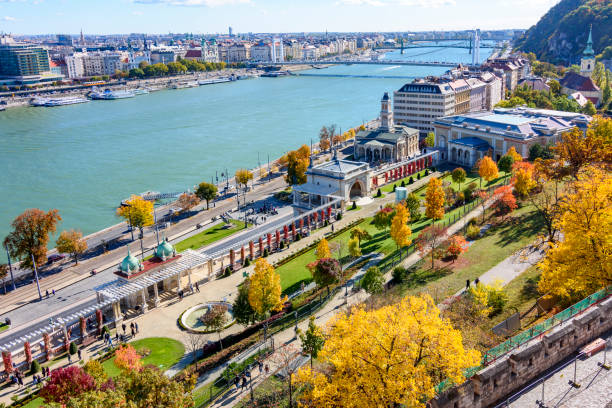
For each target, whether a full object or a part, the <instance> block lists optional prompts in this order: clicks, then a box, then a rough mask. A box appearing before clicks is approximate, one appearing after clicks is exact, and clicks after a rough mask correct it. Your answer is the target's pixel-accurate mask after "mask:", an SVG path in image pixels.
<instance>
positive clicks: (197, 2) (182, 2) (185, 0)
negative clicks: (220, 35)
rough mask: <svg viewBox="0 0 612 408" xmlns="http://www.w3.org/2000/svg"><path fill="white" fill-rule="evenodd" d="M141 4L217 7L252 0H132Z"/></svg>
mask: <svg viewBox="0 0 612 408" xmlns="http://www.w3.org/2000/svg"><path fill="white" fill-rule="evenodd" d="M132 1H133V2H134V3H140V4H168V5H171V6H206V7H217V6H227V5H230V4H245V3H250V2H251V0H132Z"/></svg>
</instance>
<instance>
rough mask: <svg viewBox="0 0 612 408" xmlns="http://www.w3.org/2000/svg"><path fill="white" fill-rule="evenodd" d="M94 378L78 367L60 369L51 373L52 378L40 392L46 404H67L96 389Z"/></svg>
mask: <svg viewBox="0 0 612 408" xmlns="http://www.w3.org/2000/svg"><path fill="white" fill-rule="evenodd" d="M95 386H96V383H95V381H94V378H93V377H92V376H91V375H89V374H87V373H86V372H85V370H83V369H82V368H81V367H77V366H69V367H59V368H56V369H54V370H53V371H51V377H50V378H49V380H48V381H47V383H46V384H45V386H44V387H43V388H42V389H41V390H40V393H39V395H40V397H41V398H42V399H43V400H44V401H45V403H47V404H48V403H53V402H54V403H56V404H60V405H64V404H66V402H68V400H70V398H74V397H78V396H79V395H80V394H82V393H85V392H88V391H91V390H93V389H95Z"/></svg>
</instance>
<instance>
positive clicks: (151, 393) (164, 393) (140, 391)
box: [105, 366, 195, 408]
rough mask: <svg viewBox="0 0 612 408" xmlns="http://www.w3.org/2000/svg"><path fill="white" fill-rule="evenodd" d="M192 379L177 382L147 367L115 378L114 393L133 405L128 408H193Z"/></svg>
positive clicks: (193, 382) (193, 383)
mask: <svg viewBox="0 0 612 408" xmlns="http://www.w3.org/2000/svg"><path fill="white" fill-rule="evenodd" d="M194 377H195V376H191V377H190V378H189V380H188V381H184V382H178V381H174V380H172V379H171V378H169V377H167V376H166V375H164V373H163V372H162V371H161V370H159V369H158V368H157V367H151V366H148V367H145V368H143V369H141V370H132V371H129V372H128V373H126V374H123V375H121V376H119V377H117V378H116V379H115V392H117V393H119V394H120V395H123V397H124V398H125V399H126V400H127V401H129V402H131V403H132V404H133V405H130V406H129V407H130V408H132V407H136V408H148V407H164V408H190V407H193V406H194V402H193V397H192V396H191V391H192V390H193V387H194V386H195V378H194ZM105 408H106V407H105Z"/></svg>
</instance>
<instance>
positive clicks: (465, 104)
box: [448, 79, 471, 115]
mask: <svg viewBox="0 0 612 408" xmlns="http://www.w3.org/2000/svg"><path fill="white" fill-rule="evenodd" d="M448 85H449V86H450V87H451V89H452V90H453V91H454V92H455V115H460V114H462V113H466V112H469V111H470V91H471V89H470V86H469V85H468V83H467V81H466V80H465V79H457V80H455V81H451V82H449V83H448Z"/></svg>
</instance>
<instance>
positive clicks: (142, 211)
mask: <svg viewBox="0 0 612 408" xmlns="http://www.w3.org/2000/svg"><path fill="white" fill-rule="evenodd" d="M117 215H118V216H119V217H122V218H124V219H125V220H126V221H127V222H129V223H130V225H131V226H132V227H136V228H138V229H139V230H140V233H141V235H142V230H143V228H144V227H147V226H149V225H153V203H152V202H151V201H147V200H145V199H144V198H142V197H141V196H137V195H133V196H132V197H130V199H129V200H127V201H126V202H125V205H121V206H120V207H119V208H117Z"/></svg>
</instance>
